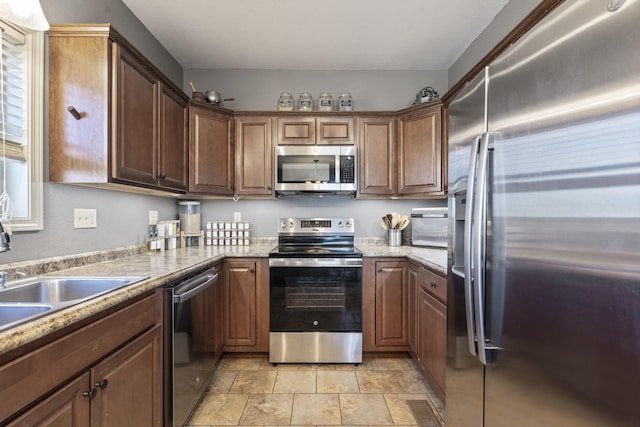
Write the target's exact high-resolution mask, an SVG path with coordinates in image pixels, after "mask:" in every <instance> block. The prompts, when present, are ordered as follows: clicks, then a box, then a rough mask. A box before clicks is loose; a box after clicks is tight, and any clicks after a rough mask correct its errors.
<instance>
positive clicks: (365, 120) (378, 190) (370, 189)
mask: <svg viewBox="0 0 640 427" xmlns="http://www.w3.org/2000/svg"><path fill="white" fill-rule="evenodd" d="M358 168H359V177H358V196H365V197H366V196H385V197H391V196H395V194H396V144H395V118H394V117H393V116H392V115H389V116H387V117H380V116H374V117H359V118H358Z"/></svg>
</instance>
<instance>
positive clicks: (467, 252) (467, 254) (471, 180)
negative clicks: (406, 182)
mask: <svg viewBox="0 0 640 427" xmlns="http://www.w3.org/2000/svg"><path fill="white" fill-rule="evenodd" d="M480 139H481V137H479V136H478V137H476V138H474V139H473V141H472V143H471V155H470V158H469V174H468V175H467V206H466V208H465V211H464V260H463V262H464V294H465V295H464V301H465V312H466V318H467V339H468V341H469V352H470V353H471V354H472V355H473V356H477V355H478V351H477V349H476V329H475V316H474V312H473V309H474V305H473V279H474V266H473V261H474V257H473V256H472V252H473V251H472V243H473V240H472V234H471V233H472V231H473V229H474V227H473V224H472V221H473V217H474V215H473V211H474V206H475V194H474V193H475V188H474V187H475V181H476V168H477V163H478V150H479V147H480Z"/></svg>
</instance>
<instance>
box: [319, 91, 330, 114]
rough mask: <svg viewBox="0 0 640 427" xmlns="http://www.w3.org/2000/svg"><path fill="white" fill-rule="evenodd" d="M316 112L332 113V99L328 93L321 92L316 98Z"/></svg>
mask: <svg viewBox="0 0 640 427" xmlns="http://www.w3.org/2000/svg"><path fill="white" fill-rule="evenodd" d="M318 111H333V97H332V96H331V94H330V93H329V92H323V93H321V94H320V97H319V98H318Z"/></svg>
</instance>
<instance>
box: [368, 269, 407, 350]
mask: <svg viewBox="0 0 640 427" xmlns="http://www.w3.org/2000/svg"><path fill="white" fill-rule="evenodd" d="M407 267H408V263H407V261H404V260H398V259H390V258H386V259H385V258H365V259H364V267H363V268H364V270H363V275H362V280H363V289H362V329H363V350H364V351H370V352H371V351H406V350H407V342H408V322H407V320H408V317H407V303H408V293H407V292H408V283H407Z"/></svg>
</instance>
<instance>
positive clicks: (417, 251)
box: [0, 242, 447, 354]
mask: <svg viewBox="0 0 640 427" xmlns="http://www.w3.org/2000/svg"><path fill="white" fill-rule="evenodd" d="M356 246H357V248H358V249H360V250H361V251H362V253H363V256H365V257H406V258H407V259H409V260H412V261H415V262H418V263H421V264H423V265H425V266H427V267H429V268H431V269H433V270H434V271H436V272H439V273H440V274H443V275H444V274H446V268H447V267H446V265H447V252H446V250H443V249H429V248H417V247H411V246H399V247H389V246H385V245H379V244H368V243H366V244H364V245H358V244H357V243H356ZM273 247H274V244H273V243H271V242H270V243H264V244H257V245H250V246H227V247H222V246H204V247H187V248H179V249H176V250H169V251H164V252H159V253H154V254H147V253H140V252H139V251H138V252H137V253H126V256H124V257H122V258H115V259H114V258H112V257H109V256H105V258H107V260H106V261H101V262H91V263H88V264H84V265H80V266H76V267H70V268H65V269H62V270H58V271H53V272H46V273H44V274H38V275H46V276H70V275H73V276H142V277H145V279H143V280H140V281H137V282H134V283H132V284H131V285H128V286H125V287H123V288H119V289H117V290H114V291H111V292H108V293H106V294H104V295H101V296H98V297H96V298H93V299H91V300H88V301H85V302H82V303H79V304H76V305H73V306H71V307H68V308H66V309H63V310H60V311H56V312H54V313H51V314H49V315H45V316H42V317H40V318H37V319H35V320H32V321H29V322H26V323H23V324H20V325H17V326H15V327H12V328H10V329H7V330H5V331H1V332H0V354H4V353H7V352H9V351H11V350H15V349H17V348H19V347H20V346H22V345H25V344H28V343H30V342H33V341H35V340H37V339H40V338H43V337H45V336H46V335H48V334H50V333H52V332H55V331H58V330H60V329H63V328H65V327H68V326H70V325H72V324H74V323H76V322H79V321H81V320H83V319H86V318H89V317H91V316H93V315H96V314H98V313H99V312H101V311H103V310H106V309H108V308H110V307H113V306H115V305H118V304H120V303H123V302H126V301H127V300H130V299H132V298H134V297H136V296H139V295H141V294H143V293H145V292H148V291H151V290H153V289H156V288H159V287H161V286H164V285H166V284H167V283H169V282H171V281H173V280H176V279H178V278H180V277H181V276H183V275H185V274H189V273H192V272H196V271H198V270H201V269H203V268H207V267H211V266H213V265H215V264H217V263H219V262H222V261H223V260H224V259H225V258H238V257H241V258H244V257H247V258H264V257H268V256H269V252H270V251H271V250H272V249H273ZM105 254H107V251H105ZM94 261H95V260H94ZM30 263H31V264H34V263H33V262H30Z"/></svg>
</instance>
